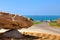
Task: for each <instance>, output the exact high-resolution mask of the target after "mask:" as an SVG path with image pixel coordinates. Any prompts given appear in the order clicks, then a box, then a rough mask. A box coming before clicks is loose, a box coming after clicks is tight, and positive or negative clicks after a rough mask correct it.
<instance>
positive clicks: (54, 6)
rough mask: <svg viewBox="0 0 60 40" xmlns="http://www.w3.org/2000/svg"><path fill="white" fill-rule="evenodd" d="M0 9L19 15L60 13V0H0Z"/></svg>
mask: <svg viewBox="0 0 60 40" xmlns="http://www.w3.org/2000/svg"><path fill="white" fill-rule="evenodd" d="M0 11H2V12H9V13H15V14H21V15H60V0H0Z"/></svg>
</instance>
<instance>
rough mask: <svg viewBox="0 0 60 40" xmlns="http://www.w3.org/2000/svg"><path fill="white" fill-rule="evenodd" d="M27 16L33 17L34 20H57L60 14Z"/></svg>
mask: <svg viewBox="0 0 60 40" xmlns="http://www.w3.org/2000/svg"><path fill="white" fill-rule="evenodd" d="M26 17H29V18H33V19H34V21H39V20H57V19H58V18H60V16H38V15H37V16H36V15H35V16H33V15H27V16H26Z"/></svg>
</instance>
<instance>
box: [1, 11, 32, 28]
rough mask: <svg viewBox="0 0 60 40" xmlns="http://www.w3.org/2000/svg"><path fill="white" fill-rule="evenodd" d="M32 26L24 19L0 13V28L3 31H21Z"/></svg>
mask: <svg viewBox="0 0 60 40" xmlns="http://www.w3.org/2000/svg"><path fill="white" fill-rule="evenodd" d="M32 25H33V22H32V21H31V20H28V19H27V18H26V17H23V16H19V15H15V14H10V13H5V12H0V28H5V29H21V28H28V27H30V26H32Z"/></svg>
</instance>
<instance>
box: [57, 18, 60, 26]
mask: <svg viewBox="0 0 60 40" xmlns="http://www.w3.org/2000/svg"><path fill="white" fill-rule="evenodd" d="M57 25H58V26H60V18H59V19H58V20H57Z"/></svg>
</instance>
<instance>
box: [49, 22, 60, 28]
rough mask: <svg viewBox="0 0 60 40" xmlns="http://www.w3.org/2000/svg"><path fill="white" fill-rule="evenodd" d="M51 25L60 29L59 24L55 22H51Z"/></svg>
mask: <svg viewBox="0 0 60 40" xmlns="http://www.w3.org/2000/svg"><path fill="white" fill-rule="evenodd" d="M49 24H50V26H52V27H57V28H60V25H58V24H57V22H54V21H53V22H50V23H49Z"/></svg>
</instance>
